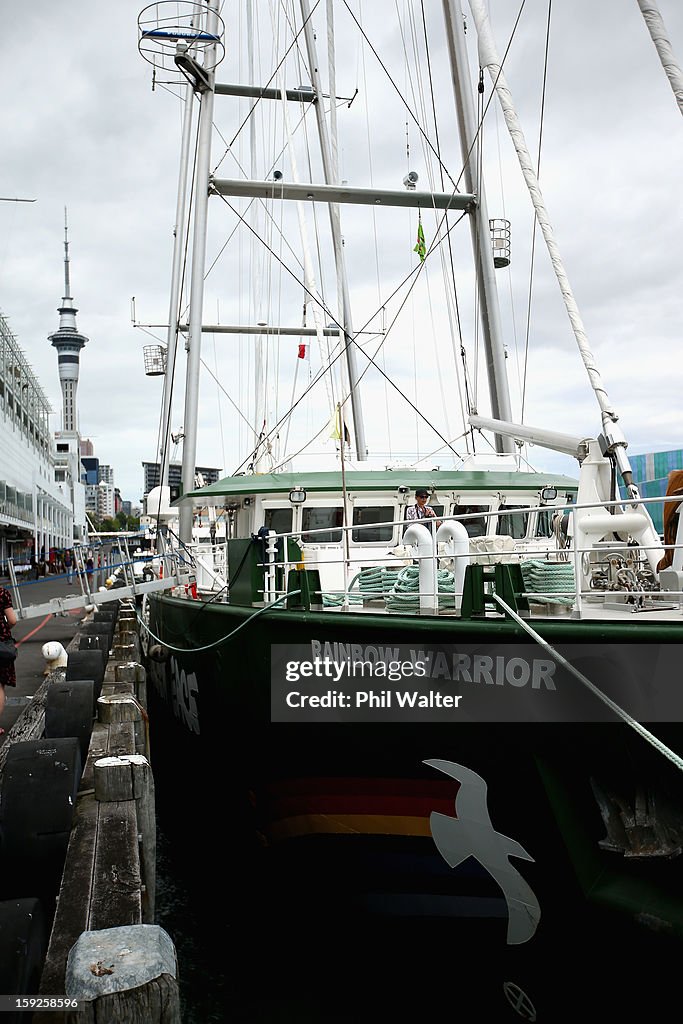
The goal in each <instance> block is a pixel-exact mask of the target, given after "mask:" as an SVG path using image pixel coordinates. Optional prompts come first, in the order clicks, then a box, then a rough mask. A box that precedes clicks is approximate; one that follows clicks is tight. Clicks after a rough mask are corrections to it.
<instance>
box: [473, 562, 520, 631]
mask: <svg viewBox="0 0 683 1024" xmlns="http://www.w3.org/2000/svg"><path fill="white" fill-rule="evenodd" d="M524 590H525V587H524V580H523V579H522V570H521V568H520V566H519V563H518V562H511V563H508V562H500V563H498V565H468V566H467V568H466V569H465V582H464V584H463V593H462V609H461V613H460V614H461V618H463V619H482V618H485V617H486V613H487V611H495V612H499V613H500V612H501V611H502V610H501V607H500V605H499V604H498V603H497V602H496V601H495V600H494V598H493V596H492V594H493V592H494V591H495V593H496V594H498V596H499V597H502V599H503V601H505V603H506V604H508V605H509V606H510V608H512V609H513V611H516V612H517V613H518V614H523V613H524V612H528V610H529V603H528V601H527V599H526V598H525V597H520V595H521V594H523V593H524Z"/></svg>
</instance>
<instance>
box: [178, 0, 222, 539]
mask: <svg viewBox="0 0 683 1024" xmlns="http://www.w3.org/2000/svg"><path fill="white" fill-rule="evenodd" d="M207 10H208V14H207V24H206V29H207V32H208V33H215V32H216V29H217V26H218V19H217V10H218V0H208V3H207ZM215 54H216V43H215V42H213V43H211V44H210V45H209V46H208V47H207V49H206V51H205V55H204V69H203V75H202V78H203V79H204V81H205V84H204V86H203V87H201V86H198V91H199V94H200V108H199V132H198V138H197V157H196V168H195V170H196V174H195V177H196V181H197V188H196V197H195V204H194V228H193V239H192V272H191V275H190V321H189V330H188V336H187V350H188V351H187V372H186V380H185V415H184V419H183V430H184V433H185V438H184V440H183V461H182V470H181V472H182V486H183V494H187V493H188V492H189V491H191V490H193V488H194V471H195V465H196V458H197V409H198V405H199V370H200V366H201V346H202V316H203V311H204V269H205V265H206V229H207V220H208V208H209V173H210V169H211V129H212V121H213V98H214V80H215V72H214V63H215V61H214V58H215ZM179 534H180V540H181V541H182V542H183V543H184V544H189V543H190V542H191V540H192V506H191V505H188V504H184V505H182V506H181V508H180V517H179Z"/></svg>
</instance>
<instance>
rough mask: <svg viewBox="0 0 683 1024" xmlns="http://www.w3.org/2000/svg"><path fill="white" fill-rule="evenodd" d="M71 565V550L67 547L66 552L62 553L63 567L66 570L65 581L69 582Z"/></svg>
mask: <svg viewBox="0 0 683 1024" xmlns="http://www.w3.org/2000/svg"><path fill="white" fill-rule="evenodd" d="M72 566H73V562H72V560H71V552H70V551H69V550H68V549H67V552H66V554H65V555H64V569H65V571H66V582H67V583H71V568H72Z"/></svg>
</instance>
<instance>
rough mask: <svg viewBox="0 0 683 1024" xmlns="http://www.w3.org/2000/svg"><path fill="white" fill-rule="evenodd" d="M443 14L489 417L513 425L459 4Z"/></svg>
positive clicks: (498, 438) (451, 1)
mask: <svg viewBox="0 0 683 1024" xmlns="http://www.w3.org/2000/svg"><path fill="white" fill-rule="evenodd" d="M443 9H444V18H445V22H446V38H447V41H448V53H449V57H450V63H451V76H452V79H453V91H454V93H455V103H456V108H457V114H458V128H459V132H460V146H461V150H462V159H463V167H464V177H465V187H466V188H467V191H468V192H474V193H476V194H477V202H476V204H475V206H474V208H473V209H471V210H470V230H471V232H472V247H473V249H474V259H475V265H476V271H477V278H478V282H479V304H480V315H481V325H482V331H483V334H484V346H485V350H486V364H487V377H488V384H489V395H490V399H491V411H492V414H493V417H494V419H498V420H510V419H512V410H511V406H510V392H509V388H508V379H507V370H506V368H505V350H504V348H503V332H502V328H501V322H500V309H499V306H498V289H497V287H496V281H495V269H494V266H493V252H492V249H491V238H490V233H489V218H488V212H487V209H486V195H485V193H484V183H483V181H480V180H479V177H478V174H477V166H476V152H475V146H474V140H475V138H476V132H477V126H476V121H475V116H474V105H473V103H472V93H471V90H470V88H469V84H468V73H467V72H468V62H467V50H466V47H465V39H464V32H463V16H462V8H461V6H460V0H443ZM496 410H497V412H496ZM473 411H476V410H473ZM495 444H496V450H497V451H499V452H513V451H514V450H515V445H514V442H513V441H512V440H511V439H510V438H509V437H504V436H502V435H501V434H496V435H495Z"/></svg>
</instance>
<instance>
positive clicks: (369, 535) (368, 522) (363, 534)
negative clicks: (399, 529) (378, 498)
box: [351, 505, 396, 544]
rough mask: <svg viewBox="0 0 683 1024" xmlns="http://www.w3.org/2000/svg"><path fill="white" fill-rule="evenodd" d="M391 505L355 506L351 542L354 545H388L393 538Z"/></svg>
mask: <svg viewBox="0 0 683 1024" xmlns="http://www.w3.org/2000/svg"><path fill="white" fill-rule="evenodd" d="M395 518H396V510H395V509H394V506H393V505H355V506H354V509H353V526H354V529H353V530H352V531H351V540H352V541H354V543H356V544H376V543H378V542H383V543H385V544H386V543H388V542H389V541H391V540H392V539H393V536H394V519H395Z"/></svg>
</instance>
